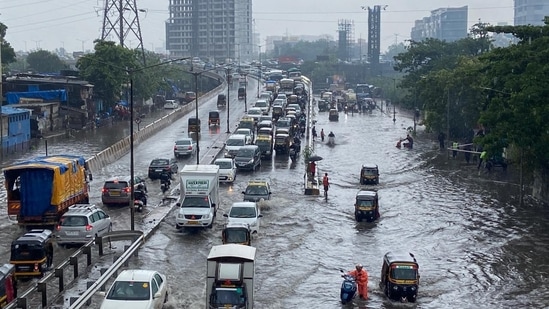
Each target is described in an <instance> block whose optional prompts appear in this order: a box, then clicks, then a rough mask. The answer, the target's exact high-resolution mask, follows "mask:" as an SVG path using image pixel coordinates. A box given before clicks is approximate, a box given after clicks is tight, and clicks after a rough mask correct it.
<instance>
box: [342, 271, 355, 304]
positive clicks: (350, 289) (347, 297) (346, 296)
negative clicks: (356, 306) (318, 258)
mask: <svg viewBox="0 0 549 309" xmlns="http://www.w3.org/2000/svg"><path fill="white" fill-rule="evenodd" d="M339 271H340V272H342V273H343V275H341V277H343V283H341V293H340V295H339V298H340V300H341V303H342V304H343V305H345V304H347V303H349V302H351V301H352V300H353V298H354V297H355V294H356V290H357V284H356V281H355V278H354V277H353V276H351V275H348V274H347V273H346V272H344V271H343V270H342V269H340V270H339Z"/></svg>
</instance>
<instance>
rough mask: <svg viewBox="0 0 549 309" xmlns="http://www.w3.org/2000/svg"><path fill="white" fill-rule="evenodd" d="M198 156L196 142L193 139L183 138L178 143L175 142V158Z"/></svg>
mask: <svg viewBox="0 0 549 309" xmlns="http://www.w3.org/2000/svg"><path fill="white" fill-rule="evenodd" d="M195 154H196V141H194V140H193V139H192V138H188V137H186V138H182V139H180V140H178V141H175V145H174V146H173V156H174V157H176V158H179V157H190V156H193V155H195Z"/></svg>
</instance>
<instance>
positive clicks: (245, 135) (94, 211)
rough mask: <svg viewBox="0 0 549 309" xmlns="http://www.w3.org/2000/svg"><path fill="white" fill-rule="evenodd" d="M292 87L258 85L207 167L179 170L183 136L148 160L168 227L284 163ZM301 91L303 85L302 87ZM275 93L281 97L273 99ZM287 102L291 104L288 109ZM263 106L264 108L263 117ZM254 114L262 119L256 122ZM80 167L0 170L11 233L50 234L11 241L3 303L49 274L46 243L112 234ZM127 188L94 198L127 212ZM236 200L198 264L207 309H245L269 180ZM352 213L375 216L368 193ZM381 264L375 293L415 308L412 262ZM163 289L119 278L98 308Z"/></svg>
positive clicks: (368, 173) (205, 211)
mask: <svg viewBox="0 0 549 309" xmlns="http://www.w3.org/2000/svg"><path fill="white" fill-rule="evenodd" d="M302 79H305V77H301V79H300V78H296V79H286V80H281V81H280V83H272V82H271V81H267V82H266V85H268V86H269V85H273V84H274V85H275V87H274V88H269V87H267V89H271V91H272V92H270V93H268V92H263V93H261V95H260V98H261V99H260V100H258V103H259V104H258V106H257V108H251V109H250V111H251V112H252V113H251V114H250V113H249V114H247V115H244V117H242V119H241V120H240V122H239V125H238V129H237V131H236V132H235V133H238V134H233V135H231V136H230V137H228V139H227V140H226V143H225V150H224V151H223V155H222V157H223V158H218V159H217V160H215V161H214V162H213V164H206V165H191V164H187V165H185V166H184V167H183V168H182V169H181V171H179V167H178V162H177V158H178V157H180V156H193V155H196V150H195V147H196V142H194V140H193V139H192V138H188V139H187V138H182V139H179V140H178V141H176V142H175V146H174V148H173V156H174V158H157V159H155V160H153V161H152V162H151V165H150V167H149V169H148V176H149V178H150V179H152V180H154V179H158V178H162V177H163V175H167V176H168V178H169V179H172V178H173V176H174V175H176V174H178V176H179V179H180V183H179V194H180V199H179V202H178V204H177V205H176V206H177V207H178V209H177V214H176V226H175V227H176V229H181V228H191V229H196V228H212V226H213V224H214V223H215V218H216V216H217V212H218V210H219V205H220V196H219V184H220V183H222V182H227V183H233V182H234V181H235V179H236V177H237V173H238V171H239V170H244V169H251V170H252V171H255V169H256V168H257V167H258V166H260V165H261V160H262V159H270V158H271V157H272V155H273V153H276V154H277V155H281V156H287V155H288V154H290V150H291V149H294V150H295V147H296V145H298V144H299V135H300V133H303V132H304V129H305V128H304V127H303V124H304V121H300V120H303V119H304V117H305V114H306V113H303V112H302V111H303V110H305V109H306V108H307V106H306V102H307V100H308V98H307V92H306V91H303V90H300V91H299V93H300V94H301V98H299V99H296V98H298V97H297V95H296V94H294V89H295V88H300V87H296V81H299V80H302ZM289 80H291V81H292V86H291V87H290V82H289ZM245 82H246V83H247V80H245ZM240 83H242V79H240ZM307 83H308V87H310V82H307ZM283 86H284V87H283ZM307 89H309V88H307ZM281 90H282V91H283V92H284V93H279V94H278V95H277V91H281ZM244 94H245V93H244ZM283 94H284V95H283ZM239 97H240V92H239ZM218 99H219V98H218ZM267 100H268V101H267ZM289 101H291V102H292V103H291V104H288V102H289ZM265 102H268V106H267V109H265V106H264V105H265V104H263V103H265ZM269 113H270V115H269ZM264 116H265V117H266V118H263V119H262V117H264ZM216 117H217V118H216ZM209 118H210V119H209V121H208V125H219V113H215V112H210V113H209ZM260 124H261V126H260ZM188 129H189V132H190V133H191V132H200V119H195V118H189V122H188ZM256 133H257V134H256ZM293 137H295V138H293ZM297 153H298V154H299V151H297ZM292 160H295V158H292ZM86 168H87V167H86V164H85V160H84V159H83V158H81V157H75V156H50V157H40V158H36V159H35V160H32V161H30V162H23V163H20V164H16V165H14V166H11V167H8V168H6V169H4V175H5V176H6V186H7V191H8V214H9V215H11V216H16V217H17V220H18V222H19V224H21V225H30V224H33V225H34V224H38V225H43V226H46V225H55V226H56V230H55V232H54V233H52V232H51V231H49V230H47V229H43V230H33V231H31V232H30V233H27V234H25V235H24V236H22V237H21V238H20V239H17V240H15V241H14V242H13V244H12V258H11V260H10V262H11V263H12V264H14V265H15V266H14V267H11V268H10V267H6V270H5V272H3V273H0V275H2V276H3V277H2V278H0V279H1V280H3V282H4V283H5V284H4V287H5V289H6V291H2V292H5V294H6V295H8V296H9V295H10V293H9V290H10V283H9V282H10V280H14V279H13V278H18V277H28V276H31V277H33V276H36V277H40V276H42V275H43V274H44V271H45V270H46V269H49V268H50V267H51V263H52V259H53V247H52V246H51V244H52V241H53V240H56V241H57V242H58V243H59V244H66V245H76V244H83V243H86V242H89V240H91V239H94V237H97V236H102V235H104V234H106V233H108V232H110V231H112V223H111V222H110V219H109V216H108V214H106V213H105V212H104V211H103V210H101V209H100V208H98V207H96V206H95V205H90V204H88V203H89V196H88V191H87V190H88V178H91V175H90V173H89V172H88V171H87V170H86ZM88 175H89V177H88ZM37 179H40V181H37ZM90 180H91V179H90ZM367 183H370V184H378V183H379V171H378V170H377V165H372V164H366V165H364V166H363V167H362V170H361V173H360V184H361V185H365V184H367ZM132 185H133V186H134V189H139V190H144V191H145V192H146V185H145V181H144V180H142V179H140V178H136V179H133V180H130V179H126V178H124V177H116V178H113V179H109V180H107V182H106V183H105V185H104V188H103V191H102V201H103V204H105V205H108V204H116V203H120V204H126V205H127V204H128V203H129V194H128V193H129V192H130V191H131V190H130V189H131V187H130V186H132ZM137 186H139V187H137ZM128 188H130V189H128ZM242 194H243V200H244V202H237V203H234V204H233V205H232V207H231V208H230V210H229V212H228V213H226V214H224V217H226V218H227V220H226V225H225V227H224V229H223V231H222V235H221V239H222V243H223V245H219V246H213V247H212V249H211V251H210V254H209V255H208V258H207V275H206V277H207V282H206V289H207V291H206V303H207V307H208V308H227V306H229V307H231V308H253V295H254V286H253V280H254V273H255V258H256V249H255V248H254V247H251V245H252V242H251V240H252V235H254V234H258V232H259V227H260V220H261V218H262V217H263V215H262V214H261V209H260V207H259V205H258V203H259V202H262V201H265V200H269V199H270V198H271V195H272V192H271V188H270V186H269V182H268V181H265V180H260V179H259V180H253V181H250V182H249V183H248V184H247V187H246V190H245V191H243V192H242ZM145 204H146V202H145ZM43 205H46V206H43ZM354 206H355V219H356V221H359V222H360V221H362V220H363V219H366V220H367V221H374V220H376V219H378V218H379V203H378V196H377V191H376V190H361V191H360V192H358V193H357V195H356V201H355V205H354ZM21 257H23V258H21ZM383 261H384V264H383V269H382V281H381V283H380V286H381V288H382V289H383V291H384V293H385V294H386V295H387V296H388V297H389V298H391V299H397V300H407V301H415V299H416V296H417V289H418V284H419V274H418V264H417V261H416V260H415V258H414V257H413V255H411V254H410V256H406V255H398V254H392V253H387V255H386V256H385V257H384V259H383ZM13 284H15V281H13ZM13 284H12V285H13ZM119 288H120V289H119ZM123 288H124V289H123ZM342 289H343V286H342ZM168 291H169V288H168V284H167V282H166V277H165V276H164V275H162V274H159V273H158V272H155V271H136V270H127V271H124V272H123V273H121V274H120V275H119V276H118V278H117V279H115V282H114V283H113V284H112V285H111V288H110V289H109V290H108V292H107V293H106V294H105V300H104V302H103V305H102V307H101V308H114V307H115V306H116V307H120V306H122V307H124V306H125V305H124V304H125V302H126V301H129V300H131V301H132V304H133V301H142V302H144V303H148V305H147V306H146V308H153V307H154V308H160V307H161V306H162V303H164V302H166V301H167V300H168V294H169V292H168ZM12 294H13V293H12ZM6 299H7V300H8V301H9V300H10V298H9V297H8V298H6Z"/></svg>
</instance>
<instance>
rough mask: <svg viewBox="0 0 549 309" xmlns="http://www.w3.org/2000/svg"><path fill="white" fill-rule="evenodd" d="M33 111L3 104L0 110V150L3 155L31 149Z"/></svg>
mask: <svg viewBox="0 0 549 309" xmlns="http://www.w3.org/2000/svg"><path fill="white" fill-rule="evenodd" d="M30 116H31V111H30V110H28V109H25V108H14V107H11V106H2V107H1V110H0V118H1V119H0V139H1V143H0V145H1V146H0V151H2V155H4V154H9V153H15V152H23V151H26V150H28V149H29V147H30V139H31V128H30Z"/></svg>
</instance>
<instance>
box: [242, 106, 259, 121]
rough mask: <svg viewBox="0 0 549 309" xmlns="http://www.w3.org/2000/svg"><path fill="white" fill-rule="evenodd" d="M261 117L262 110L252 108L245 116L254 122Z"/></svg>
mask: <svg viewBox="0 0 549 309" xmlns="http://www.w3.org/2000/svg"><path fill="white" fill-rule="evenodd" d="M261 115H263V110H261V108H259V107H252V108H250V109H249V110H248V114H247V115H246V116H248V117H252V118H253V119H254V120H255V121H256V122H257V121H259V117H260V116H261Z"/></svg>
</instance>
